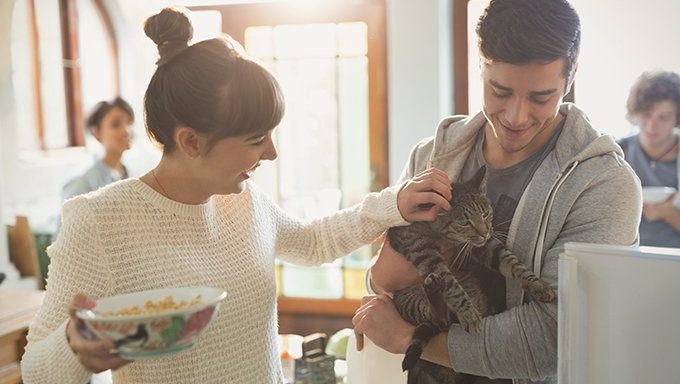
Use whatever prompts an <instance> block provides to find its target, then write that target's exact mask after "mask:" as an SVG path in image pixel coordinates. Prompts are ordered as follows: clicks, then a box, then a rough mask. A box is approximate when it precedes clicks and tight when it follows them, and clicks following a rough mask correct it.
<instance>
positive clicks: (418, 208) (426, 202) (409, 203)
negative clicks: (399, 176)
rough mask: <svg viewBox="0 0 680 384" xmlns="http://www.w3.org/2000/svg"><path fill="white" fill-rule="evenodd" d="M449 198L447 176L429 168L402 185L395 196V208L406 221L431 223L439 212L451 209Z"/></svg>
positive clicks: (449, 184) (449, 189)
mask: <svg viewBox="0 0 680 384" xmlns="http://www.w3.org/2000/svg"><path fill="white" fill-rule="evenodd" d="M451 197H452V195H451V181H450V180H449V176H448V175H447V174H446V173H445V172H444V171H441V170H439V169H437V168H430V169H426V170H424V171H423V172H421V173H419V174H417V175H416V176H415V177H413V178H412V179H410V180H409V181H407V182H406V184H404V187H403V188H402V189H401V191H399V194H398V195H397V207H398V208H399V213H401V216H402V217H403V218H404V219H405V220H406V221H409V222H414V221H433V220H434V219H435V218H436V217H437V214H438V213H439V212H441V211H442V210H447V211H448V210H449V209H451V205H450V204H449V200H451Z"/></svg>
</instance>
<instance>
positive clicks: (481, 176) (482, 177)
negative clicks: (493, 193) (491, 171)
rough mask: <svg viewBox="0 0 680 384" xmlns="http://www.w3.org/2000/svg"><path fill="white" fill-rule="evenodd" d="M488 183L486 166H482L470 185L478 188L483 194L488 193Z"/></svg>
mask: <svg viewBox="0 0 680 384" xmlns="http://www.w3.org/2000/svg"><path fill="white" fill-rule="evenodd" d="M486 181H487V177H486V166H485V165H482V166H481V167H480V168H479V169H478V170H477V173H475V175H474V176H472V179H470V181H469V182H468V183H469V184H471V185H472V186H474V187H475V188H477V189H478V190H479V191H480V192H481V193H486Z"/></svg>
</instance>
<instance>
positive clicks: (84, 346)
mask: <svg viewBox="0 0 680 384" xmlns="http://www.w3.org/2000/svg"><path fill="white" fill-rule="evenodd" d="M95 305H96V303H95V301H94V300H92V299H91V298H89V297H87V296H85V295H82V294H78V295H76V296H74V297H73V300H72V301H71V305H70V306H69V316H70V319H69V322H68V324H66V339H67V340H68V344H69V346H70V347H71V349H72V350H73V353H75V354H76V356H77V357H78V361H80V364H81V365H82V366H83V367H85V369H87V370H88V371H90V372H93V373H99V372H102V371H106V370H107V369H118V368H120V367H122V366H124V365H125V364H128V363H130V361H129V360H125V359H121V358H120V357H119V356H118V352H117V351H116V350H115V346H114V345H113V342H111V341H110V340H99V339H97V338H96V336H94V335H93V334H91V333H90V331H89V330H88V329H87V328H86V326H85V323H84V322H83V321H82V320H81V319H79V318H77V317H76V316H75V313H76V310H77V309H80V308H84V309H91V308H94V306H95Z"/></svg>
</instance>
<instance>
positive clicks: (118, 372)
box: [22, 8, 451, 383]
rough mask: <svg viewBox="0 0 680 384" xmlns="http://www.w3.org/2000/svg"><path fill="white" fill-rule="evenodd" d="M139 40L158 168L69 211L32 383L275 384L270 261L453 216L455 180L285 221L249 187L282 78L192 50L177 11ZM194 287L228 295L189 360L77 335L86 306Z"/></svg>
mask: <svg viewBox="0 0 680 384" xmlns="http://www.w3.org/2000/svg"><path fill="white" fill-rule="evenodd" d="M144 30H145V32H146V34H147V35H148V36H149V37H150V38H151V39H152V40H153V41H154V42H155V43H156V44H157V46H158V51H159V54H160V59H159V61H158V62H157V64H158V68H157V70H156V72H155V74H154V75H153V77H152V79H151V82H150V84H149V87H148V89H147V91H146V96H145V112H146V125H147V131H148V133H149V136H150V137H152V138H153V139H154V140H155V141H157V142H158V143H159V144H160V145H161V146H162V148H163V156H162V158H161V160H160V163H159V164H158V165H157V166H156V167H155V168H154V169H153V170H151V171H150V172H149V173H147V174H146V175H144V176H142V177H141V178H139V179H135V178H132V179H128V180H123V181H120V182H118V183H115V184H112V185H110V186H108V187H105V188H103V189H100V190H99V191H97V192H94V193H91V194H88V195H84V196H80V197H77V198H75V199H72V200H70V201H68V202H67V203H66V204H64V208H63V226H62V231H61V233H60V235H59V237H58V239H57V241H56V242H55V243H54V244H53V245H52V246H51V247H50V248H49V250H48V252H49V254H50V257H51V259H52V263H51V264H50V271H49V277H48V283H47V292H46V296H45V301H44V302H43V305H42V308H41V310H40V313H39V314H38V315H37V317H36V320H35V321H34V322H33V324H32V326H31V329H30V331H29V335H28V345H27V348H26V353H25V355H24V358H23V360H22V372H23V375H24V380H25V381H26V382H30V383H42V382H59V383H78V382H84V381H85V380H86V379H87V377H88V374H89V373H90V372H100V371H103V370H106V369H113V370H114V371H113V380H114V383H122V382H144V383H180V382H182V383H185V382H192V383H194V382H195V383H236V382H238V383H280V382H282V376H281V367H280V361H279V355H278V351H277V344H276V331H277V325H276V283H275V273H274V256H275V255H276V256H277V257H281V258H282V259H284V260H287V261H291V262H296V263H300V264H307V265H318V264H321V263H324V262H328V261H331V260H333V259H334V258H337V257H339V256H342V255H344V254H346V253H348V252H349V251H350V250H353V249H356V248H358V247H359V246H361V245H363V244H366V243H369V242H371V241H372V240H374V239H375V238H376V237H377V236H379V235H380V234H381V233H382V232H383V231H384V230H386V229H387V228H388V227H390V226H394V225H404V224H406V221H415V220H433V219H434V217H435V216H436V214H437V213H438V212H439V211H441V210H442V209H449V208H450V207H449V205H448V202H447V201H446V199H448V198H450V197H451V191H450V188H449V184H448V182H449V180H448V177H447V176H446V175H445V174H444V173H443V172H441V171H438V170H432V169H431V170H428V171H425V172H423V173H421V174H420V175H418V176H417V177H415V178H413V179H411V180H410V181H409V182H407V183H405V184H403V185H402V186H401V187H400V188H398V187H396V188H395V187H392V188H387V189H385V190H383V191H382V192H380V193H373V194H369V195H368V196H367V197H365V198H364V200H363V201H362V202H361V203H360V204H358V205H356V206H354V207H351V208H348V209H345V210H342V211H340V212H337V213H335V214H332V215H330V216H328V217H325V218H321V219H318V220H315V221H312V222H302V221H298V220H296V219H294V218H291V217H289V216H287V215H286V214H285V213H284V212H283V211H282V210H281V209H280V208H278V207H277V206H276V205H274V204H273V203H272V202H271V201H270V200H269V199H268V198H267V197H266V196H265V195H264V194H263V192H262V191H261V190H260V189H259V188H258V187H257V186H256V185H255V184H254V183H252V182H251V181H249V180H248V179H249V178H250V176H251V175H252V173H253V172H255V170H256V169H257V167H258V166H259V165H260V163H261V162H262V161H264V160H274V159H275V158H276V156H277V152H276V148H275V147H274V143H273V141H272V131H273V129H274V128H275V127H276V126H277V125H278V124H279V122H280V120H281V117H282V115H283V110H284V102H283V97H282V95H281V91H280V88H279V86H278V83H277V82H276V80H275V79H274V77H273V76H272V75H271V74H270V73H269V72H268V71H267V70H266V69H264V67H262V66H261V65H259V64H257V63H255V62H254V61H252V60H250V59H249V58H247V57H246V56H244V55H243V54H241V53H240V52H239V51H237V50H236V49H235V47H236V43H234V42H233V41H231V40H228V39H211V40H207V41H202V42H200V43H197V44H194V45H191V46H188V41H189V40H190V39H191V35H192V27H191V24H190V22H189V20H188V18H187V17H186V15H185V14H183V13H182V12H180V11H178V10H175V9H170V8H166V9H164V10H163V11H162V12H160V13H159V14H157V15H155V16H152V17H150V18H149V19H148V20H147V21H146V24H145V26H144ZM435 192H436V193H435ZM427 203H431V204H434V206H433V207H432V208H430V209H427V210H422V209H419V206H422V204H427ZM192 285H207V286H215V287H220V288H223V289H225V290H226V291H227V292H228V298H227V301H225V302H224V303H223V305H222V307H221V309H220V313H219V315H218V316H217V318H216V319H215V320H214V321H213V323H212V324H211V325H210V327H209V328H208V329H207V330H206V331H205V333H204V334H203V335H202V337H201V339H200V340H199V341H198V343H197V344H196V346H195V347H194V348H193V349H192V350H190V351H186V352H183V353H181V354H177V355H174V356H167V357H164V358H159V359H154V360H140V361H135V362H132V363H130V362H129V361H125V360H123V359H121V358H120V357H119V356H117V355H116V353H115V350H113V346H112V345H111V343H110V341H108V340H95V341H90V340H87V339H85V338H84V337H82V336H81V335H80V333H79V332H78V327H79V324H80V323H79V322H78V321H77V320H76V319H75V318H74V316H73V311H74V309H75V308H82V307H86V308H91V307H92V306H93V305H94V303H93V301H92V299H91V298H89V297H85V296H84V295H79V293H85V294H87V295H88V296H90V297H92V298H98V297H104V296H109V295H114V294H119V293H123V292H130V291H138V290H144V289H152V288H160V287H172V286H192ZM69 311H70V316H68V313H69Z"/></svg>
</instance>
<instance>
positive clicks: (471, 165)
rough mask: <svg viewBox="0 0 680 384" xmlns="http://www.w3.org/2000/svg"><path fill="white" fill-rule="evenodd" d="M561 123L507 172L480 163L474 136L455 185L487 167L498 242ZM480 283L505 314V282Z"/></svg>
mask: <svg viewBox="0 0 680 384" xmlns="http://www.w3.org/2000/svg"><path fill="white" fill-rule="evenodd" d="M565 121H566V119H564V118H563V119H562V121H561V122H560V123H559V124H558V125H557V127H555V131H554V132H553V134H552V136H550V139H549V140H548V142H547V143H545V145H543V147H542V148H541V149H539V150H538V151H537V152H536V153H534V154H533V155H531V156H529V157H528V158H526V159H524V160H522V161H520V162H519V163H517V164H515V165H513V166H510V167H508V168H502V169H500V168H491V167H489V166H488V165H487V164H486V160H485V159H484V151H483V147H484V130H483V129H482V130H480V131H479V134H478V135H477V141H476V142H475V146H474V147H473V148H472V151H471V152H470V156H469V157H468V159H467V160H466V161H465V165H464V166H463V172H462V173H461V175H460V178H459V180H458V181H459V182H460V181H465V180H469V179H470V178H472V176H474V175H475V173H476V172H477V170H479V168H480V167H481V166H483V165H486V166H487V181H486V196H487V197H488V198H489V201H491V206H492V207H493V223H492V225H493V228H494V231H495V232H497V233H501V234H502V235H501V239H505V236H507V234H508V230H509V229H510V222H511V221H512V217H513V216H514V214H515V209H516V208H517V203H518V202H519V199H520V198H521V197H522V194H523V193H524V190H525V189H526V187H527V185H528V184H529V181H531V178H532V177H533V175H534V172H536V169H538V167H539V166H540V165H541V163H542V162H543V159H545V158H546V156H548V154H549V153H550V151H552V150H553V149H554V148H555V143H556V142H557V138H558V137H559V136H560V132H562V128H563V127H564V122H565ZM483 274H484V275H483V276H482V280H483V282H484V288H485V291H486V293H487V295H488V296H489V300H490V302H491V305H492V306H493V307H494V308H495V310H496V311H498V312H501V311H504V310H505V307H506V305H505V278H504V277H503V276H501V275H499V274H498V273H495V272H491V271H484V272H483ZM477 383H480V384H481V383H484V384H510V383H512V380H510V379H487V378H480V379H478V380H477V381H475V384H477Z"/></svg>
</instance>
